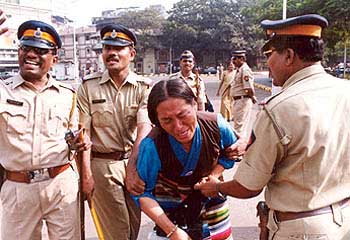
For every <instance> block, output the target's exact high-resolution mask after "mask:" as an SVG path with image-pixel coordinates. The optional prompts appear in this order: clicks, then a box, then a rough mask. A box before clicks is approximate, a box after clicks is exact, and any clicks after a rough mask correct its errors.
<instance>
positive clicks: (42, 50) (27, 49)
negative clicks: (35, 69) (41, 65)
mask: <svg viewBox="0 0 350 240" xmlns="http://www.w3.org/2000/svg"><path fill="white" fill-rule="evenodd" d="M19 48H20V49H21V50H22V51H23V52H26V53H28V52H30V51H33V52H34V53H35V54H38V55H41V56H42V55H45V54H48V53H49V52H50V50H51V49H46V48H37V47H30V46H25V45H21V46H20V47H19Z"/></svg>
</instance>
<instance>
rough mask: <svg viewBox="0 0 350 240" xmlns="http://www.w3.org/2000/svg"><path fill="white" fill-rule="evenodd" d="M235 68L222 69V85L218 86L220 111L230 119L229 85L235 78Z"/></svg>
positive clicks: (231, 104) (230, 99) (231, 106)
mask: <svg viewBox="0 0 350 240" xmlns="http://www.w3.org/2000/svg"><path fill="white" fill-rule="evenodd" d="M235 75H236V70H233V71H224V72H223V76H222V80H221V81H222V85H221V88H220V95H221V106H220V113H221V115H222V116H223V117H224V118H225V119H226V120H227V121H231V120H232V108H233V98H232V96H231V85H232V82H233V80H234V78H235Z"/></svg>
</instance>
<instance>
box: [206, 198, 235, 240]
mask: <svg viewBox="0 0 350 240" xmlns="http://www.w3.org/2000/svg"><path fill="white" fill-rule="evenodd" d="M202 221H203V235H204V238H203V240H232V239H233V238H232V227H231V220H230V210H229V208H228V204H227V203H226V200H222V199H219V198H212V199H210V200H209V201H208V202H207V203H206V204H205V207H204V209H203V212H202Z"/></svg>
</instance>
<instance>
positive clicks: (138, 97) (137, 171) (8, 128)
mask: <svg viewBox="0 0 350 240" xmlns="http://www.w3.org/2000/svg"><path fill="white" fill-rule="evenodd" d="M5 20H6V18H5V17H4V14H3V12H2V11H1V10H0V34H2V33H4V32H6V31H7V30H8V29H7V28H5V27H2V28H1V25H2V23H3V22H4V21H5ZM327 25H328V21H327V20H326V19H325V18H323V17H322V16H319V15H315V14H309V15H302V16H297V17H293V18H288V19H286V20H277V21H271V20H264V21H262V23H261V26H262V28H263V29H264V30H265V31H266V34H267V37H268V40H267V42H266V43H265V45H264V46H263V48H262V51H263V52H264V54H265V55H266V58H267V64H268V67H269V69H270V73H271V76H272V78H273V83H274V85H276V86H280V87H282V89H281V91H280V92H279V93H278V94H276V95H274V96H272V97H271V98H269V99H268V100H267V101H265V102H264V104H263V105H262V108H261V110H260V112H259V114H258V116H257V120H256V122H255V123H254V126H253V130H252V131H251V132H248V130H247V122H248V119H249V118H250V112H251V109H252V105H253V104H254V103H256V102H257V99H256V96H255V91H254V85H253V83H254V78H253V73H252V70H251V69H250V68H249V66H248V65H247V63H246V52H245V51H244V50H236V51H233V52H232V58H231V59H229V62H228V64H227V66H228V67H227V68H228V69H227V70H226V71H222V74H221V75H220V85H219V89H218V91H217V95H221V96H222V103H221V108H220V112H221V114H219V113H212V112H209V111H208V107H207V106H208V104H209V103H210V101H209V99H208V98H207V95H206V90H205V85H204V82H203V80H202V79H201V77H200V76H199V74H198V73H197V74H196V72H194V64H195V57H194V55H193V53H192V52H191V51H190V50H185V51H184V52H183V53H182V54H181V56H180V72H178V73H176V74H173V75H171V76H170V77H169V79H166V80H162V81H159V82H158V83H156V84H155V85H154V86H150V84H149V83H150V81H149V79H147V78H144V77H142V76H139V75H137V74H135V73H133V72H132V71H131V70H130V62H132V61H133V60H134V59H135V56H136V51H135V45H136V44H137V37H136V35H135V33H134V32H133V31H131V30H130V29H128V28H126V27H125V26H122V25H119V24H107V25H106V26H104V27H103V28H102V29H101V31H100V36H101V44H102V58H103V62H104V65H105V67H106V70H105V71H104V72H103V73H94V74H91V75H89V77H88V78H86V79H84V81H83V83H82V84H81V85H80V86H79V89H78V91H77V92H76V91H75V90H73V89H72V88H71V87H70V86H69V85H66V84H63V83H61V82H58V81H56V80H55V79H54V78H53V77H52V76H51V75H50V73H49V70H50V68H51V67H52V66H53V65H54V64H56V63H57V61H58V55H57V51H58V49H60V48H61V46H62V43H61V39H60V36H59V34H58V33H57V32H56V30H55V29H54V27H52V26H51V25H49V24H47V23H44V22H41V21H35V20H29V21H26V22H24V23H22V24H21V25H20V26H19V28H18V32H17V36H18V40H19V46H18V63H19V73H18V75H16V76H14V77H11V78H8V79H6V80H4V81H0V126H1V127H0V141H1V143H2V144H1V146H0V153H1V154H0V156H1V157H0V164H1V167H2V169H1V173H2V176H1V177H0V179H1V180H2V181H1V183H2V188H1V193H0V198H1V203H2V209H3V210H2V219H1V237H2V239H24V240H26V239H28V240H30V239H41V230H42V226H43V224H44V221H45V223H46V225H47V229H48V234H49V238H50V239H81V236H82V235H81V234H82V232H81V231H80V230H81V229H80V225H79V222H80V220H79V201H78V195H79V178H80V183H81V187H80V194H82V193H83V194H85V196H86V198H87V199H88V200H89V201H91V202H92V203H94V208H95V210H96V214H97V219H98V222H99V223H100V225H101V229H102V233H101V234H102V235H103V238H104V239H120V240H136V239H137V238H138V232H139V228H140V222H141V221H140V220H141V211H143V212H144V213H145V214H147V215H148V216H149V217H150V218H151V219H152V220H153V221H154V223H155V235H157V236H158V237H164V238H165V239H171V240H184V239H186V240H187V239H194V240H197V239H198V240H205V239H216V240H226V239H234V237H233V236H232V226H231V222H230V214H229V206H228V204H227V198H228V197H229V196H231V197H236V198H251V197H254V196H257V195H258V194H260V193H261V192H262V191H263V190H264V193H265V201H266V206H267V207H266V212H265V215H266V221H265V222H264V223H265V224H263V223H261V224H260V228H261V230H262V231H261V234H260V239H270V240H272V239H274V240H285V239H335V240H346V239H350V207H349V205H350V194H349V193H348V191H347V190H348V189H350V168H349V165H350V164H349V158H350V148H349V146H348V145H349V143H350V130H349V129H348V128H347V127H346V126H347V122H348V119H350V96H349V94H348V92H349V88H350V87H349V83H348V82H346V81H344V80H341V79H337V78H335V77H333V76H331V75H329V74H327V73H326V72H325V70H324V69H323V67H322V66H321V60H322V56H323V51H324V43H323V40H322V36H321V33H322V30H323V29H324V28H326V27H327ZM205 110H207V111H205ZM232 120H233V127H232V126H231V124H230V121H232ZM78 123H80V124H78ZM79 125H80V126H79ZM77 155H78V156H80V157H79V158H77V157H76V156H77ZM237 158H241V159H242V160H241V161H240V163H239V164H238V168H237V171H236V173H235V175H234V177H233V179H232V180H229V181H225V180H224V179H223V175H222V173H223V171H225V170H228V171H229V169H231V168H232V167H233V166H234V165H235V163H236V161H235V159H237ZM76 159H81V162H78V163H79V164H80V168H81V172H80V173H81V174H80V176H78V174H77V173H78V172H77V166H76V165H77V163H76Z"/></svg>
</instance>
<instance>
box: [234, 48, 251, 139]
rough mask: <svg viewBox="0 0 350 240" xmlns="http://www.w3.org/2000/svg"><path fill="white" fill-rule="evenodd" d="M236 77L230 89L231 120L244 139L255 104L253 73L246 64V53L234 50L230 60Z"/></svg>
mask: <svg viewBox="0 0 350 240" xmlns="http://www.w3.org/2000/svg"><path fill="white" fill-rule="evenodd" d="M231 60H232V62H233V64H234V65H235V66H236V69H237V70H236V75H235V79H234V81H233V83H232V87H231V93H232V94H231V96H233V100H234V104H233V110H232V114H233V120H234V129H235V131H236V132H237V133H238V134H240V135H242V136H244V137H246V134H247V126H248V123H249V119H250V113H251V110H252V106H253V103H256V97H255V90H254V77H253V72H252V70H251V69H250V67H249V66H248V64H247V63H246V51H245V50H235V51H233V52H232V58H231Z"/></svg>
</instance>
